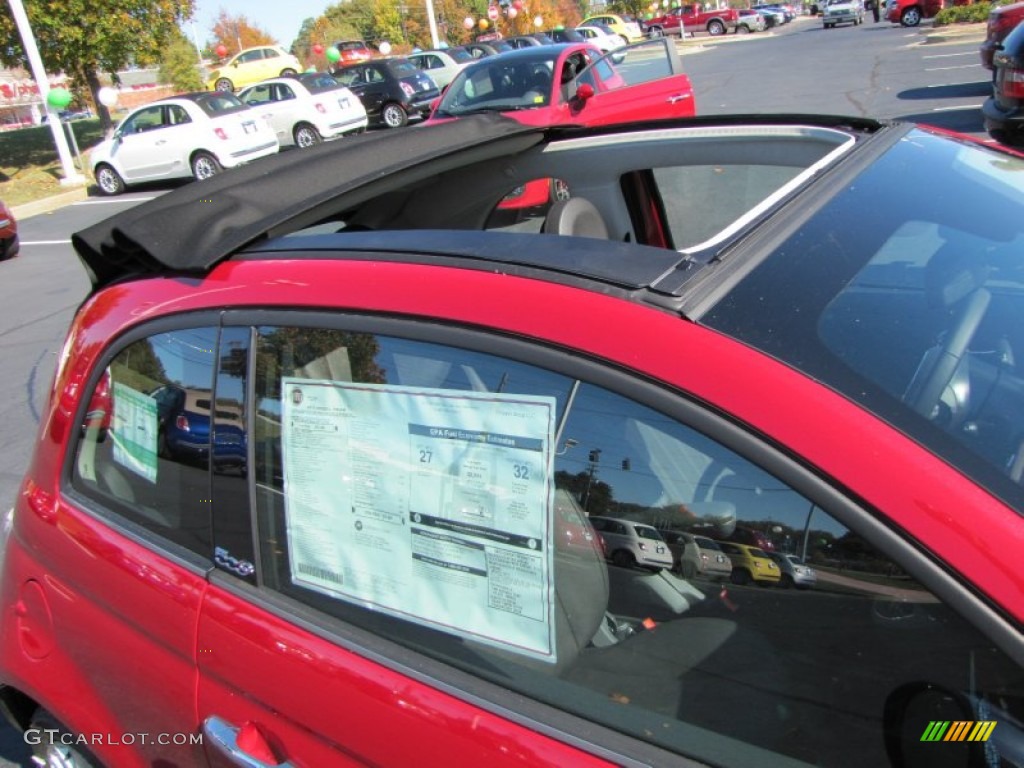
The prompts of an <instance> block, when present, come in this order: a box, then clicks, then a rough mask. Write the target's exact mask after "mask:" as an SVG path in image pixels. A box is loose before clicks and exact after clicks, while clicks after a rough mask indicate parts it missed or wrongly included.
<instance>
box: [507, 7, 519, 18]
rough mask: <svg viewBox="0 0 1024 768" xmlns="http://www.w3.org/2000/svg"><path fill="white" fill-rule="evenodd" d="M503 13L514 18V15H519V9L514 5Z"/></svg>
mask: <svg viewBox="0 0 1024 768" xmlns="http://www.w3.org/2000/svg"><path fill="white" fill-rule="evenodd" d="M505 15H506V16H508V17H509V18H510V19H514V18H515V17H516V16H518V15H519V11H517V10H516V9H515V6H512V7H511V8H509V9H508V10H507V11H505Z"/></svg>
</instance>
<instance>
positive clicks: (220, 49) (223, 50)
mask: <svg viewBox="0 0 1024 768" xmlns="http://www.w3.org/2000/svg"><path fill="white" fill-rule="evenodd" d="M217 55H218V56H220V57H221V58H222V59H223V58H224V57H225V56H227V55H228V47H227V46H226V45H224V44H223V43H222V44H221V45H218V46H217Z"/></svg>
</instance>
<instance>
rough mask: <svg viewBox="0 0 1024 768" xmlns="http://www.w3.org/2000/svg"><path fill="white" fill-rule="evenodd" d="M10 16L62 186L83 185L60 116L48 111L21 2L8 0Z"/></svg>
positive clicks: (43, 70) (44, 79) (42, 77)
mask: <svg viewBox="0 0 1024 768" xmlns="http://www.w3.org/2000/svg"><path fill="white" fill-rule="evenodd" d="M10 6H11V15H13V16H14V21H15V23H16V24H17V25H18V32H19V33H21V42H22V44H23V45H24V46H25V55H26V56H28V63H29V66H30V67H31V68H32V77H34V78H35V80H36V84H37V85H38V86H39V95H40V96H42V97H43V104H44V106H45V107H46V112H47V114H48V115H49V118H48V119H47V121H46V122H48V123H49V124H50V132H51V133H52V134H53V142H54V144H56V145H57V155H58V156H59V157H60V164H61V168H63V170H64V178H63V179H61V180H60V183H61V184H62V185H72V184H75V185H78V184H84V183H85V176H83V175H82V174H80V173H79V172H78V171H77V170H76V169H75V163H74V160H72V159H71V149H70V148H69V147H68V139H67V136H65V135H64V124H63V123H62V122H61V119H60V115H58V114H57V113H56V112H54V111H52V110H51V109H50V102H49V95H50V81H49V80H48V79H47V77H46V68H45V67H44V66H43V60H42V58H40V56H39V48H38V47H36V38H35V35H33V34H32V26H31V25H30V24H29V22H28V15H27V14H26V13H25V6H23V5H22V4H21V0H10Z"/></svg>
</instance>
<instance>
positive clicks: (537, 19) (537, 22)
mask: <svg viewBox="0 0 1024 768" xmlns="http://www.w3.org/2000/svg"><path fill="white" fill-rule="evenodd" d="M533 26H535V27H543V26H544V17H543V16H534V17H533Z"/></svg>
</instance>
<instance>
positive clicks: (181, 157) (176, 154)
mask: <svg viewBox="0 0 1024 768" xmlns="http://www.w3.org/2000/svg"><path fill="white" fill-rule="evenodd" d="M279 148H280V144H279V143H278V140H277V137H276V136H275V135H274V132H273V131H272V130H271V128H270V125H269V124H268V123H267V121H266V120H265V119H263V118H262V117H261V116H260V115H259V114H258V113H257V112H255V111H253V110H252V109H250V108H249V107H248V106H246V105H245V104H243V103H242V102H241V101H239V100H238V97H237V96H235V95H234V94H231V93H223V92H220V91H212V92H202V93H186V94H181V95H178V96H174V97H173V98H170V99H162V100H160V101H154V102H152V103H150V104H147V105H146V106H144V107H139V108H138V109H136V110H135V111H134V112H132V113H131V114H130V115H128V117H126V118H125V119H124V120H123V121H122V122H121V124H120V125H119V126H117V130H115V131H114V133H113V135H112V136H111V137H110V138H109V139H107V140H106V141H103V142H101V143H100V144H98V145H96V147H95V148H94V149H93V151H92V153H91V154H90V156H89V160H90V165H91V166H92V171H93V176H94V177H95V179H96V184H97V186H98V187H99V189H100V191H101V192H102V193H103V194H105V195H118V194H120V193H121V192H124V190H125V188H126V187H127V186H128V185H129V184H137V183H140V182H147V181H162V180H164V179H175V178H182V177H188V176H192V177H194V178H195V179H196V180H202V179H207V178H209V177H211V176H214V175H216V174H218V173H220V172H221V171H222V170H223V169H225V168H233V167H235V166H237V165H241V164H243V163H247V162H249V161H251V160H255V159H256V158H259V157H264V156H266V155H272V154H274V153H276V152H277V151H278V149H279Z"/></svg>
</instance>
